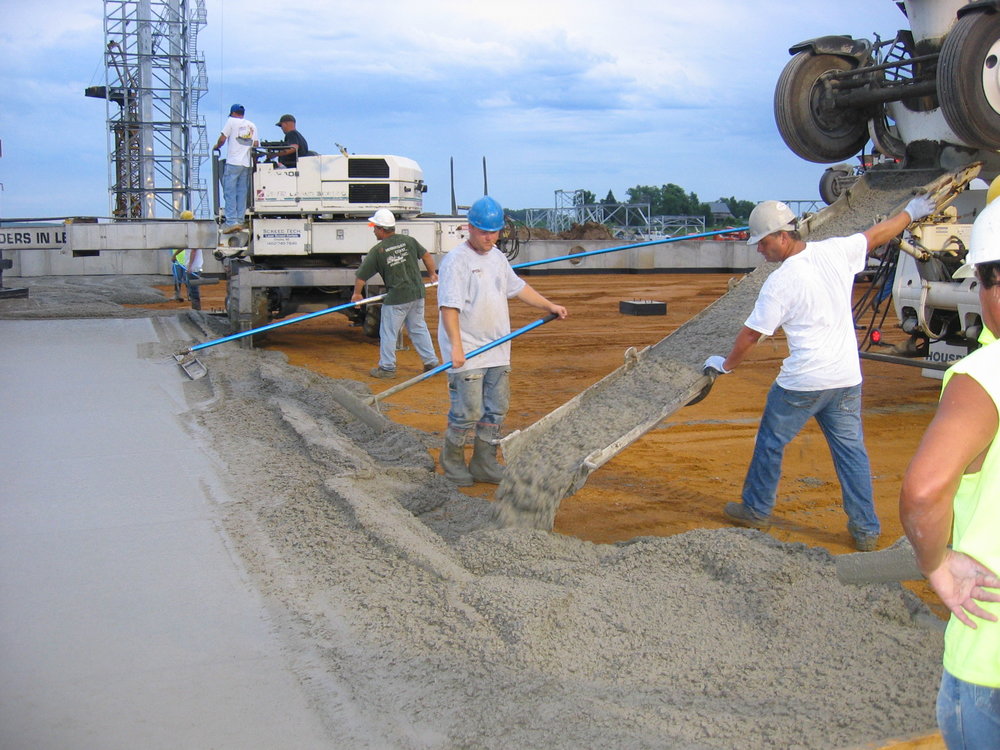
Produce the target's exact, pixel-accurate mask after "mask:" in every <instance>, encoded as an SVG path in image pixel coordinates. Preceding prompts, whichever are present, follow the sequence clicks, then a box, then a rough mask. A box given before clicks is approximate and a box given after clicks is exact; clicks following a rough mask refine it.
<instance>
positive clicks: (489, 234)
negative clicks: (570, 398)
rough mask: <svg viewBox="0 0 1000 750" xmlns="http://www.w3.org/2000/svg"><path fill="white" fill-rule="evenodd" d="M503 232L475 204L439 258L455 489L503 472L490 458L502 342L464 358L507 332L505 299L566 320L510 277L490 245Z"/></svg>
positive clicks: (501, 383)
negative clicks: (464, 234)
mask: <svg viewBox="0 0 1000 750" xmlns="http://www.w3.org/2000/svg"><path fill="white" fill-rule="evenodd" d="M503 226H504V214H503V208H501V207H500V204H499V203H497V202H496V201H495V200H494V199H493V198H491V197H489V196H483V197H482V198H480V199H479V200H477V201H476V202H475V203H473V204H472V207H471V208H470V209H469V239H467V240H466V241H465V242H463V243H462V244H461V245H459V246H458V247H456V248H455V249H454V250H452V251H451V252H449V253H448V254H447V255H445V257H444V259H443V260H442V261H441V268H440V269H439V271H438V274H439V279H440V282H439V286H438V307H439V308H440V311H441V317H440V322H439V325H438V343H439V345H440V347H441V356H442V357H443V358H448V357H450V358H451V362H452V367H451V369H450V370H448V395H449V398H450V405H451V408H450V409H449V411H448V429H447V432H446V433H445V439H444V446H443V447H442V449H441V468H443V469H444V474H445V477H447V478H448V479H449V480H450V481H452V482H454V483H455V484H457V485H458V486H460V487H468V486H469V485H471V484H472V483H473V482H474V481H479V482H490V483H492V484H499V483H500V480H501V479H502V477H503V467H502V466H501V465H500V464H499V463H498V462H497V458H496V452H497V446H498V445H499V442H500V441H499V435H500V426H501V425H502V424H503V420H504V417H505V416H506V415H507V409H508V406H509V402H510V381H509V374H510V342H509V341H508V342H507V343H504V344H502V345H500V346H497V347H494V348H493V349H490V350H489V351H486V352H483V353H482V354H480V355H478V356H476V357H475V358H474V359H472V360H471V361H469V362H466V359H465V352H469V351H472V350H473V349H478V348H479V347H481V346H484V345H486V344H489V343H491V342H493V341H496V340H497V339H499V338H501V337H503V336H506V335H507V334H508V333H510V314H509V312H508V309H507V300H508V299H509V298H511V297H517V298H518V299H520V300H521V301H522V302H525V303H527V304H528V305H531V306H532V307H537V308H539V309H541V310H545V311H546V312H550V313H554V314H556V315H558V316H559V317H560V318H565V317H566V315H567V312H566V308H565V307H562V306H561V305H556V304H554V303H552V302H550V301H549V300H547V299H546V298H545V297H543V296H542V295H541V294H539V293H538V292H536V291H535V290H534V289H532V288H531V287H530V286H529V285H528V284H526V283H525V282H524V280H522V279H520V278H518V276H517V275H516V274H515V273H514V270H513V269H512V268H511V267H510V262H509V261H508V260H507V257H506V256H505V255H504V254H503V253H502V252H500V250H498V249H497V247H496V241H497V237H498V236H499V234H500V230H501V229H503ZM473 431H474V432H475V440H474V442H473V446H474V447H473V452H472V460H471V461H470V462H469V464H468V465H466V463H465V441H466V438H467V437H468V435H469V433H470V432H473Z"/></svg>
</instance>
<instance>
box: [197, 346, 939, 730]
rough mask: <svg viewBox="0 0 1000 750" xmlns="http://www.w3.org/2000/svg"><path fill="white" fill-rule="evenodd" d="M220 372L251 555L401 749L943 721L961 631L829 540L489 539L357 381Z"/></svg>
mask: <svg viewBox="0 0 1000 750" xmlns="http://www.w3.org/2000/svg"><path fill="white" fill-rule="evenodd" d="M206 359H207V358H206ZM208 366H209V369H210V372H211V376H210V377H211V383H212V388H213V389H214V393H215V396H214V399H213V400H212V404H211V406H210V407H208V408H207V409H205V410H203V411H199V412H196V413H195V414H193V416H194V417H195V418H196V419H197V420H198V422H199V423H200V425H201V427H202V428H204V429H205V430H207V431H208V432H209V433H210V434H211V435H212V440H213V445H214V448H215V450H216V451H217V452H218V455H219V456H220V460H224V461H225V462H226V463H227V464H228V474H229V475H230V476H231V477H233V481H234V492H233V494H234V496H237V497H240V498H241V499H240V500H239V502H237V503H235V504H233V505H231V506H230V507H227V508H226V528H227V530H228V532H229V534H230V536H231V537H232V539H234V540H235V542H234V544H235V548H236V549H237V551H238V552H239V553H240V554H241V556H242V557H243V558H244V559H245V560H246V561H247V562H248V565H249V567H250V570H251V571H252V573H253V575H254V577H255V579H256V580H257V582H258V584H259V585H260V586H261V587H262V589H263V590H264V592H265V593H266V594H267V595H269V596H270V597H271V598H272V600H274V601H276V602H280V606H281V608H282V610H283V611H285V612H287V613H288V618H287V619H288V623H289V628H290V629H291V630H292V631H294V638H292V639H291V640H293V641H294V642H295V643H299V644H302V645H301V646H300V650H299V658H300V660H301V661H302V662H304V663H305V664H307V665H308V667H307V668H304V672H303V674H304V682H305V683H306V684H307V685H309V686H311V688H312V689H313V690H314V691H315V699H316V703H317V705H320V706H322V705H323V704H324V695H323V687H322V680H321V678H320V675H321V674H322V673H324V672H325V671H327V670H330V671H332V672H333V673H335V674H336V675H337V677H338V680H340V681H341V682H343V681H344V680H346V681H348V682H349V683H350V684H351V685H352V689H353V690H354V694H353V696H352V698H353V700H354V703H355V705H356V710H357V711H358V712H359V713H360V714H361V715H362V716H363V717H364V723H371V722H374V725H376V726H378V727H379V731H380V733H381V734H380V739H379V743H378V744H379V745H380V746H385V747H497V748H499V747H550V748H580V747H625V746H627V747H649V748H654V747H655V748H663V747H678V748H680V747H683V748H731V747H736V746H739V747H743V748H771V747H803V748H810V747H812V748H819V747H823V748H828V747H845V746H853V745H859V744H862V743H863V742H865V741H867V740H871V739H872V738H881V737H887V736H890V735H893V734H897V735H899V734H912V733H913V732H914V731H920V730H922V729H927V730H929V729H931V728H932V727H933V721H934V720H933V703H934V697H935V686H936V682H937V679H938V676H939V673H940V653H941V647H942V646H941V635H940V633H939V632H937V631H935V630H931V629H927V628H926V627H923V626H920V625H918V624H916V623H915V620H914V615H915V614H918V613H919V614H921V615H922V616H923V617H924V618H926V612H927V611H926V608H925V607H924V605H923V604H922V603H921V602H920V601H919V599H917V598H916V597H915V596H913V595H912V594H910V593H909V592H907V591H906V590H904V589H902V588H901V587H900V586H898V585H870V586H864V587H845V586H843V585H841V584H840V583H839V582H838V581H837V577H836V571H835V566H834V564H833V558H832V556H831V555H829V554H828V553H827V552H826V551H824V550H816V549H808V548H806V547H805V546H804V545H788V544H783V543H780V542H778V541H776V540H774V539H773V538H772V537H770V536H768V535H766V534H761V533H759V532H756V531H748V530H739V529H727V530H715V531H709V530H704V531H696V532H690V533H687V534H682V535H679V536H676V537H671V538H642V539H636V540H634V541H632V542H630V543H627V544H620V545H595V544H591V543H588V542H583V541H580V540H577V539H573V538H569V537H562V536H558V535H553V534H549V533H545V532H541V531H537V530H519V529H507V530H495V529H488V528H486V527H487V526H488V523H489V520H490V518H491V515H492V514H491V512H490V509H491V505H490V503H488V502H486V501H484V500H481V499H477V498H471V497H467V496H465V495H462V494H461V493H459V492H457V491H456V490H455V488H454V487H452V486H451V485H450V484H449V483H447V482H446V481H444V480H443V478H442V477H441V476H440V475H437V474H434V473H433V469H432V462H431V461H430V459H429V458H428V456H427V453H426V450H425V449H424V448H423V445H422V441H421V439H420V437H419V436H418V435H415V434H414V433H413V432H412V431H410V430H407V429H404V428H402V427H399V426H398V425H394V424H392V423H391V422H386V424H385V425H384V428H383V429H382V430H373V429H371V428H369V427H368V426H367V425H364V424H361V423H358V422H357V421H356V420H355V419H353V418H352V416H351V414H350V413H349V412H347V411H345V410H344V409H342V408H341V407H340V406H339V404H338V402H337V398H336V389H337V388H340V387H342V384H341V383H336V382H333V381H329V380H326V379H324V378H321V377H318V376H315V375H313V374H310V373H308V372H306V371H303V370H299V369H297V368H292V367H289V366H288V365H286V364H285V363H284V362H283V361H282V358H281V357H280V355H276V354H273V353H267V354H263V355H262V354H260V353H248V352H243V351H239V350H235V349H232V350H228V349H227V350H225V351H220V352H218V353H216V354H214V355H213V357H212V359H211V361H210V362H208ZM330 718H331V721H337V720H338V719H337V717H330Z"/></svg>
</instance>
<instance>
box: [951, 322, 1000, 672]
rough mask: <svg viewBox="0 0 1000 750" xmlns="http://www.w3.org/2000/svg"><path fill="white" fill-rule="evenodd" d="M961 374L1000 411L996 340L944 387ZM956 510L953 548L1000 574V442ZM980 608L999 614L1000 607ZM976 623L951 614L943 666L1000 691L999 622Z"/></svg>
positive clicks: (954, 369) (962, 488) (999, 345)
mask: <svg viewBox="0 0 1000 750" xmlns="http://www.w3.org/2000/svg"><path fill="white" fill-rule="evenodd" d="M957 373H964V374H967V375H969V376H970V377H972V378H973V379H974V380H975V381H976V382H977V383H979V385H981V386H982V387H983V390H985V391H986V392H987V393H988V394H989V396H990V398H992V399H993V403H994V404H995V405H996V406H997V408H998V410H1000V342H997V341H994V343H992V344H989V345H987V346H984V347H982V348H981V349H978V350H976V351H974V352H973V353H972V354H970V355H969V356H968V357H965V358H964V359H961V360H959V361H958V362H956V363H955V364H954V365H952V366H951V368H949V370H948V372H947V373H946V374H945V381H944V386H947V385H948V380H949V379H950V377H951V375H953V374H957ZM942 390H943V389H942ZM953 506H954V512H955V519H954V525H953V528H952V547H953V548H954V549H956V550H958V551H959V552H964V553H965V554H967V555H969V556H970V557H974V558H975V559H976V560H978V561H979V562H981V563H982V564H983V565H985V566H986V567H988V568H990V569H991V570H993V571H995V572H1000V439H998V438H996V437H995V438H994V439H993V442H992V444H991V445H990V447H989V449H988V450H987V451H986V458H985V460H984V461H983V467H982V469H980V470H979V471H977V472H976V473H974V474H965V475H964V476H963V477H962V481H961V483H960V484H959V486H958V490H957V491H956V493H955V499H954V501H953ZM979 605H980V606H981V607H982V608H983V609H985V610H986V611H987V612H992V613H993V614H995V615H1000V603H997V602H979ZM972 619H973V620H974V621H975V623H976V625H977V626H978V627H977V628H976V629H975V630H973V629H972V628H970V627H968V626H967V625H963V624H962V623H961V622H960V621H959V620H958V618H956V617H955V616H954V615H952V618H951V620H950V621H949V623H948V629H947V631H946V632H945V638H944V667H945V669H947V670H948V671H949V672H950V673H951V674H953V675H954V676H955V677H957V678H958V679H960V680H965V681H966V682H971V683H974V684H976V685H984V686H986V687H990V688H1000V622H989V621H987V620H981V619H979V618H977V617H975V616H973V618H972Z"/></svg>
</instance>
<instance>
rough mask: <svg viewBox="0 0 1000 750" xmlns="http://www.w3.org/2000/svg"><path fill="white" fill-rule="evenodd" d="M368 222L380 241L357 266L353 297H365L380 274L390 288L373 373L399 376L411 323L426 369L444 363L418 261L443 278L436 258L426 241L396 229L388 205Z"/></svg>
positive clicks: (434, 276) (433, 277) (432, 276)
mask: <svg viewBox="0 0 1000 750" xmlns="http://www.w3.org/2000/svg"><path fill="white" fill-rule="evenodd" d="M368 225H369V226H370V227H371V228H372V231H373V232H374V233H375V237H376V238H377V239H378V242H377V243H376V244H375V246H374V247H372V249H371V250H369V251H368V255H366V256H365V259H364V260H363V261H362V262H361V266H360V267H359V268H358V270H357V271H356V272H355V274H354V275H355V276H356V277H357V280H356V281H355V282H354V295H353V296H352V297H351V301H352V302H360V301H361V300H362V299H364V297H363V296H362V290H363V289H364V286H365V282H367V281H368V279H370V278H371V277H372V276H374V275H375V274H379V275H380V276H381V277H382V281H383V282H384V283H385V287H386V289H387V290H388V291H387V292H386V295H385V299H384V300H382V318H381V323H380V324H379V332H378V335H379V339H380V343H379V358H378V365H377V366H376V367H374V368H373V369H372V371H371V372H370V373H369V374H370V375H371V376H372V377H373V378H394V377H396V339H397V338H398V336H399V331H400V329H401V328H402V327H403V325H404V324H405V325H406V330H407V331H409V334H410V341H412V342H413V348H414V349H416V350H417V354H419V355H420V359H421V361H422V362H423V363H424V372H427V370H430V369H433V368H434V367H436V366H437V364H438V358H437V354H436V353H435V352H434V343H433V341H432V340H431V334H430V331H429V330H427V321H426V320H424V294H425V292H424V281H423V279H422V278H421V276H420V266H418V265H417V261H418V260H421V261H423V264H424V268H426V269H427V273H428V274H429V276H430V280H431V282H432V283H433V282H435V281H437V268H436V267H435V265H434V258H432V257H431V254H430V253H429V252H427V250H425V249H424V246H423V245H421V244H420V243H419V242H417V241H416V240H415V239H414V238H413V237H410V236H409V235H406V234H396V217H395V216H393V213H392V211H390V210H389V209H388V208H380V209H379V210H378V211H376V212H375V214H374V215H373V216H371V217H370V218H369V219H368Z"/></svg>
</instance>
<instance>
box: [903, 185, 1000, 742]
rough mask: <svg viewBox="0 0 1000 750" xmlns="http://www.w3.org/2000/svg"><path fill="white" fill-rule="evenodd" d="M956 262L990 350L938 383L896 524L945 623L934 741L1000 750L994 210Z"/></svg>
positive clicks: (999, 324) (999, 374)
mask: <svg viewBox="0 0 1000 750" xmlns="http://www.w3.org/2000/svg"><path fill="white" fill-rule="evenodd" d="M965 260H966V263H965V265H964V266H962V267H961V268H960V269H958V271H956V272H955V278H960V279H962V278H971V277H973V276H975V278H976V283H977V285H978V289H979V304H980V307H981V309H982V316H983V326H984V328H985V329H986V330H987V331H989V332H990V338H989V341H990V342H991V343H989V344H986V345H985V346H983V347H981V348H979V349H977V350H976V351H974V352H973V353H972V354H970V355H969V356H967V357H965V358H963V359H961V360H959V361H958V362H956V363H955V364H954V365H952V366H951V367H950V368H949V369H948V371H947V372H946V373H945V378H944V383H943V386H942V391H941V401H940V403H939V404H938V408H937V413H936V414H935V415H934V419H933V420H932V421H931V423H930V425H929V426H928V427H927V431H926V432H925V433H924V436H923V439H922V440H921V441H920V445H919V447H918V448H917V452H916V455H914V457H913V460H912V461H911V462H910V466H909V468H907V470H906V475H905V476H904V477H903V486H902V489H901V491H900V494H899V517H900V519H901V520H902V522H903V528H904V529H905V530H906V536H907V537H908V538H909V540H910V542H911V544H912V545H913V551H914V553H915V554H916V558H917V564H918V565H919V566H920V570H921V571H922V572H923V574H924V575H925V576H926V577H927V580H928V582H929V583H930V584H931V586H932V587H933V588H934V591H936V592H937V594H938V596H940V597H941V601H942V602H944V604H945V606H947V607H948V609H949V610H951V613H952V615H951V620H950V621H949V622H948V628H947V630H946V631H945V636H944V672H943V674H942V677H941V687H940V690H939V692H938V702H937V719H938V725H939V726H940V727H941V734H942V736H943V737H944V740H945V742H946V743H947V745H948V747H950V748H957V747H969V748H973V747H976V748H979V747H1000V658H998V655H1000V621H998V618H1000V591H998V590H997V589H998V588H1000V578H998V574H1000V544H998V542H997V540H1000V342H997V340H996V337H997V336H998V335H1000V202H995V203H991V204H990V205H988V206H987V207H986V208H985V209H984V210H983V212H982V213H981V214H980V215H979V217H978V218H977V219H976V222H975V224H973V225H972V237H971V238H970V240H969V254H968V256H966V259H965ZM949 539H950V540H951V547H950V548H949V546H948V541H949Z"/></svg>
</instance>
